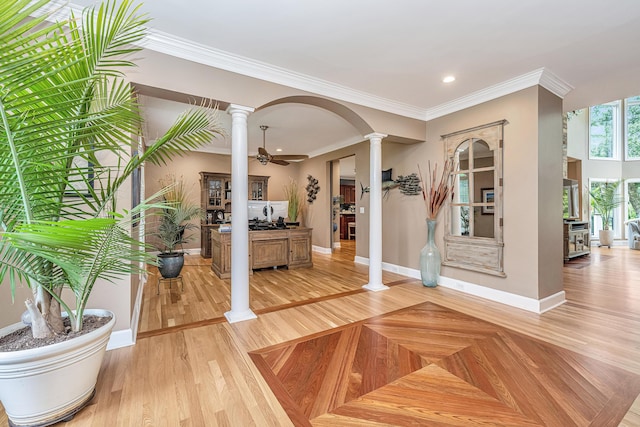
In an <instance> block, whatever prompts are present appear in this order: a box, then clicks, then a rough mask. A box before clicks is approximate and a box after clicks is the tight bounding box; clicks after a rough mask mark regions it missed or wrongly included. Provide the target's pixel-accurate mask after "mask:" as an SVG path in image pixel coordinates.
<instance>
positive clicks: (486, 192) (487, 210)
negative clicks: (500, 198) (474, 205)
mask: <svg viewBox="0 0 640 427" xmlns="http://www.w3.org/2000/svg"><path fill="white" fill-rule="evenodd" d="M494 194H495V193H494V192H493V188H483V189H482V203H494ZM494 212H495V206H483V207H482V215H493V213H494Z"/></svg>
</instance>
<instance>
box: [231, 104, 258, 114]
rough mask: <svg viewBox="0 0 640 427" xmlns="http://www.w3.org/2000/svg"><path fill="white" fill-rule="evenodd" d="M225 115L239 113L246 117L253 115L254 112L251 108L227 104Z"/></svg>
mask: <svg viewBox="0 0 640 427" xmlns="http://www.w3.org/2000/svg"><path fill="white" fill-rule="evenodd" d="M226 111H227V113H229V114H231V115H233V114H236V113H241V114H244V115H246V116H248V115H249V114H251V113H253V112H254V111H256V109H255V108H253V107H247V106H245V105H239V104H229V106H228V107H227V110H226Z"/></svg>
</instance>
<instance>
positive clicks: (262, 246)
mask: <svg viewBox="0 0 640 427" xmlns="http://www.w3.org/2000/svg"><path fill="white" fill-rule="evenodd" d="M311 230H312V229H311V228H286V229H272V230H256V231H249V274H252V273H253V270H257V269H260V268H269V267H283V266H286V267H288V268H289V269H294V268H305V267H313V260H312V257H311ZM211 270H213V272H214V273H215V274H216V276H218V277H219V278H221V279H228V278H229V277H231V232H224V231H223V232H221V231H219V230H215V229H213V230H211Z"/></svg>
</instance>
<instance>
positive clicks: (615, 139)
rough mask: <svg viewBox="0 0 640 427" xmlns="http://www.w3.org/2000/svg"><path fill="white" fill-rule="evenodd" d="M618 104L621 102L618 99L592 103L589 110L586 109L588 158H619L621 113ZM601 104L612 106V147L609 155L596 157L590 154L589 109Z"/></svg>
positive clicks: (609, 159)
mask: <svg viewBox="0 0 640 427" xmlns="http://www.w3.org/2000/svg"><path fill="white" fill-rule="evenodd" d="M620 105H621V102H620V101H619V100H618V101H612V102H606V103H603V104H598V105H593V106H591V107H589V109H588V110H589V111H588V115H589V123H588V128H587V129H588V138H587V153H588V155H589V160H608V161H611V160H613V161H619V160H620V151H621V150H620V139H621V138H620V135H621V122H622V120H621V115H620V112H621V111H620V110H621V108H620ZM601 106H611V107H613V117H612V119H611V121H612V126H613V129H612V132H613V136H612V147H611V157H596V156H593V155H592V154H591V141H592V135H591V111H592V109H593V108H596V107H601Z"/></svg>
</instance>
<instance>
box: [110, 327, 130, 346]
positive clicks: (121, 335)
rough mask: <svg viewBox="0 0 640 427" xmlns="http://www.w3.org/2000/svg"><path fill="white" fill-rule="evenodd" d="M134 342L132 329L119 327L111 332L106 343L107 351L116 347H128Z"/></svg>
mask: <svg viewBox="0 0 640 427" xmlns="http://www.w3.org/2000/svg"><path fill="white" fill-rule="evenodd" d="M135 343H136V341H135V339H134V334H133V330H132V329H121V330H119V331H113V332H111V336H110V337H109V342H108V343H107V351H109V350H115V349H117V348H122V347H129V346H132V345H134V344H135Z"/></svg>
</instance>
